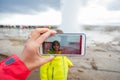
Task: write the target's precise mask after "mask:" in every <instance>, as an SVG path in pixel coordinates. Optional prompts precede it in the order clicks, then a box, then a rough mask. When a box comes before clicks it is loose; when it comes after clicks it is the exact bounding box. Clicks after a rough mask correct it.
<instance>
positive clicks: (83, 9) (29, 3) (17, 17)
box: [0, 0, 120, 25]
mask: <svg viewBox="0 0 120 80" xmlns="http://www.w3.org/2000/svg"><path fill="white" fill-rule="evenodd" d="M68 1H69V3H70V1H71V0H68ZM83 1H84V2H83ZM69 3H68V4H69ZM79 3H80V6H78V7H79V11H78V14H79V15H78V20H79V23H80V24H108V23H109V24H120V1H119V0H79ZM61 7H62V3H61V0H0V24H25V25H26V24H29V25H60V24H61V20H62V16H61V14H62V13H61Z"/></svg>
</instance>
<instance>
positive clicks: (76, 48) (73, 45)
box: [39, 33, 86, 56]
mask: <svg viewBox="0 0 120 80" xmlns="http://www.w3.org/2000/svg"><path fill="white" fill-rule="evenodd" d="M39 50H40V53H41V54H42V55H67V56H76V55H79V56H80V55H85V53H86V35H85V34H84V33H63V34H55V35H54V36H51V37H49V38H48V39H46V40H45V41H44V42H43V44H42V46H41V47H40V49H39Z"/></svg>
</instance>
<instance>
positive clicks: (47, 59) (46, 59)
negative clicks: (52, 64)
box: [41, 56, 54, 65]
mask: <svg viewBox="0 0 120 80" xmlns="http://www.w3.org/2000/svg"><path fill="white" fill-rule="evenodd" d="M52 59H54V56H49V57H47V58H42V61H41V65H43V64H45V63H47V62H49V61H51V60H52Z"/></svg>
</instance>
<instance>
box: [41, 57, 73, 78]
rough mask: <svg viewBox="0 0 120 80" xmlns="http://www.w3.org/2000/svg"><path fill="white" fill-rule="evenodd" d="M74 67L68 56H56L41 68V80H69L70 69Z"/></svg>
mask: <svg viewBox="0 0 120 80" xmlns="http://www.w3.org/2000/svg"><path fill="white" fill-rule="evenodd" d="M71 66H73V64H72V62H71V61H70V60H69V59H68V58H67V57H66V56H56V57H55V58H54V59H53V60H52V61H51V62H48V63H46V64H45V65H43V66H41V67H40V80H67V75H68V68H69V67H71Z"/></svg>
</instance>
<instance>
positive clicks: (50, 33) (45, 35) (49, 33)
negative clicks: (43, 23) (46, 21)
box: [36, 30, 57, 44]
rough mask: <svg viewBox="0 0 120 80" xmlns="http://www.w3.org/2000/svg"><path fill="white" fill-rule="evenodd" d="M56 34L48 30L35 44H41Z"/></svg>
mask: <svg viewBox="0 0 120 80" xmlns="http://www.w3.org/2000/svg"><path fill="white" fill-rule="evenodd" d="M56 33H57V32H56V31H53V30H49V31H47V32H46V33H44V34H42V35H41V36H40V37H39V38H38V39H37V40H36V42H37V43H38V44H42V43H43V42H44V41H45V40H46V39H47V38H48V37H50V36H51V35H54V34H56Z"/></svg>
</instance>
